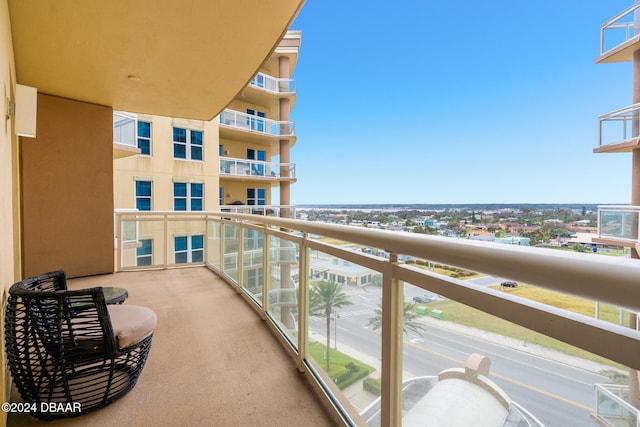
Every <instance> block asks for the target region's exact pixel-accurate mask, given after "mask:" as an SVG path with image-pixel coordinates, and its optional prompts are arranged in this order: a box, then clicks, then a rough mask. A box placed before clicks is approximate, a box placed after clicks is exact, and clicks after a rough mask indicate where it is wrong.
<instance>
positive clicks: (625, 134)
mask: <svg viewBox="0 0 640 427" xmlns="http://www.w3.org/2000/svg"><path fill="white" fill-rule="evenodd" d="M638 136H640V104H633V105H630V106H628V107H625V108H621V109H619V110H616V111H612V112H610V113H607V114H603V115H602V116H600V118H599V138H598V143H599V145H600V146H603V145H609V144H618V143H622V142H628V141H633V140H637V139H638Z"/></svg>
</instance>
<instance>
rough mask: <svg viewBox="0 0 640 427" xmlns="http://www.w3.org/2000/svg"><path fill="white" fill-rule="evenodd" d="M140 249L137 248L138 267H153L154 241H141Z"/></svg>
mask: <svg viewBox="0 0 640 427" xmlns="http://www.w3.org/2000/svg"><path fill="white" fill-rule="evenodd" d="M140 244H141V245H142V246H140V247H139V248H136V265H137V266H138V267H147V266H150V265H153V239H141V240H140Z"/></svg>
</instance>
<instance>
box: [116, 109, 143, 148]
mask: <svg viewBox="0 0 640 427" xmlns="http://www.w3.org/2000/svg"><path fill="white" fill-rule="evenodd" d="M136 124H137V116H136V115H135V114H130V113H124V112H120V111H114V112H113V158H114V159H120V158H122V157H128V156H133V155H135V154H140V149H139V148H138V145H137V144H136V139H137V128H136Z"/></svg>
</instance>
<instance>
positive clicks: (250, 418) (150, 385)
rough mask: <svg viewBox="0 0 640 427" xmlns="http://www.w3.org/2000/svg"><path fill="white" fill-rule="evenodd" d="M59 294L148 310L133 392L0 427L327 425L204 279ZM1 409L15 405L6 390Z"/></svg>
mask: <svg viewBox="0 0 640 427" xmlns="http://www.w3.org/2000/svg"><path fill="white" fill-rule="evenodd" d="M68 286H69V288H70V289H82V288H87V287H93V286H123V287H125V288H126V289H127V291H128V293H129V297H128V299H127V300H126V302H125V304H134V305H142V306H146V307H149V308H152V309H153V310H154V311H155V312H156V314H157V316H158V327H157V329H156V331H155V333H154V337H153V343H152V347H151V354H150V356H149V359H148V360H147V363H146V366H145V367H144V370H143V371H142V375H141V377H140V379H139V380H138V383H137V384H136V386H135V388H134V389H133V390H132V391H131V392H129V393H128V394H127V395H126V396H125V397H123V398H122V399H120V400H118V401H117V402H115V403H113V404H111V405H109V406H107V407H106V408H104V409H102V410H98V411H95V412H92V413H89V414H86V415H83V416H80V417H77V418H69V419H63V420H58V421H51V422H49V421H46V422H43V421H40V422H38V421H36V420H35V419H34V418H31V417H30V416H29V415H28V414H17V413H12V414H9V417H8V422H7V425H8V426H10V427H19V426H27V425H29V426H33V425H38V424H42V425H46V426H47V427H55V426H65V427H69V426H70V427H73V426H79V427H80V426H87V425H95V426H104V427H109V426H113V427H119V426H169V425H174V426H212V425H215V426H249V425H256V426H257V425H264V424H265V423H270V424H272V425H293V426H317V427H321V426H322V427H324V426H327V425H333V424H334V422H333V421H332V420H331V418H330V416H329V415H328V414H327V412H326V411H325V410H324V408H323V406H322V404H321V402H320V400H319V399H318V398H317V397H316V396H315V394H314V393H313V390H312V389H310V388H309V387H308V384H307V383H306V382H305V381H304V380H303V378H302V377H301V376H300V374H299V373H298V371H297V370H296V369H295V367H294V366H292V364H291V359H290V357H289V356H288V355H287V353H286V352H285V351H283V350H282V347H281V345H280V342H279V341H278V340H275V339H274V335H273V333H271V331H270V330H269V328H266V327H265V326H264V325H265V324H264V321H263V320H262V319H261V318H260V316H259V315H258V314H256V311H255V310H253V309H252V308H251V306H250V305H247V304H246V303H245V302H244V299H243V298H239V297H238V293H237V292H236V291H235V290H234V288H233V287H230V286H228V285H227V284H226V282H225V281H224V280H223V279H222V278H220V277H219V276H218V275H216V274H215V273H213V272H212V271H211V270H209V269H207V268H205V267H200V268H183V269H168V270H162V271H138V272H129V273H117V274H112V275H103V276H93V277H86V278H80V279H72V280H69V283H68ZM14 388H15V387H14ZM11 400H12V401H14V402H16V401H20V398H19V395H18V393H17V392H16V391H15V390H14V391H13V394H12V396H11Z"/></svg>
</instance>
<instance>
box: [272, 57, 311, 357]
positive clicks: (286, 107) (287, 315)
mask: <svg viewBox="0 0 640 427" xmlns="http://www.w3.org/2000/svg"><path fill="white" fill-rule="evenodd" d="M278 77H280V78H283V79H288V78H289V77H290V70H289V58H288V57H286V56H281V57H279V58H278ZM279 114H280V117H279V120H280V121H289V120H290V117H291V103H290V102H289V99H288V98H280V103H279ZM279 149H280V176H281V177H288V176H289V165H288V163H289V162H290V161H291V153H290V150H291V144H290V142H289V140H288V139H281V140H280V147H279ZM285 164H286V165H285ZM290 204H291V183H290V182H289V181H280V205H281V207H280V216H281V217H283V218H290V217H291V210H290V209H289V208H286V209H283V208H282V206H284V205H290ZM282 253H283V251H281V252H280V254H282ZM280 256H282V255H280ZM299 273H300V275H302V274H303V271H300V272H299ZM298 280H299V283H300V284H302V283H304V282H303V281H302V280H300V278H299V279H298ZM294 286H295V285H294V283H293V282H292V280H291V265H290V264H289V263H288V262H283V263H281V264H280V287H281V288H282V289H287V288H293V287H294ZM285 295H286V301H287V302H289V298H292V295H293V294H291V293H289V292H286V293H285ZM299 303H300V304H306V301H302V300H300V301H299ZM292 319H293V315H292V311H291V307H290V306H289V305H286V306H284V307H282V309H281V321H282V322H283V324H284V325H285V326H287V327H288V328H290V329H291V330H293V329H294V325H293V324H292ZM304 351H305V352H306V348H305V349H304Z"/></svg>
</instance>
